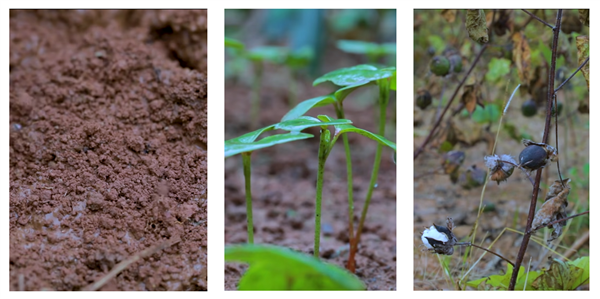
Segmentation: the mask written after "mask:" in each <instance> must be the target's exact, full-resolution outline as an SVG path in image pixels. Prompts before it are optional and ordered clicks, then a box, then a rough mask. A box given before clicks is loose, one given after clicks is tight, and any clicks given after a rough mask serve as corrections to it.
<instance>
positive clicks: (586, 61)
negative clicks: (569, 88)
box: [554, 57, 590, 93]
mask: <svg viewBox="0 0 600 299" xmlns="http://www.w3.org/2000/svg"><path fill="white" fill-rule="evenodd" d="M588 61H590V58H589V57H588V58H586V59H585V61H584V62H583V63H582V64H581V65H580V66H579V67H578V68H577V70H576V71H575V72H573V73H572V74H571V76H569V78H567V80H565V82H563V83H561V84H560V85H559V86H558V87H557V88H556V89H555V90H554V93H556V92H557V91H558V90H559V89H561V88H562V87H563V85H565V84H567V82H569V80H571V78H573V76H575V74H577V72H579V70H581V69H582V68H583V67H584V66H585V65H586V64H587V63H588Z"/></svg>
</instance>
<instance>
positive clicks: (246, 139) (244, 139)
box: [225, 125, 275, 145]
mask: <svg viewBox="0 0 600 299" xmlns="http://www.w3.org/2000/svg"><path fill="white" fill-rule="evenodd" d="M273 129H275V125H270V126H268V127H264V128H262V129H258V130H256V131H253V132H250V133H246V134H244V135H242V136H239V137H236V138H232V139H229V140H226V141H225V145H227V143H252V142H254V140H256V138H258V136H259V135H260V134H262V133H264V132H267V131H271V130H273Z"/></svg>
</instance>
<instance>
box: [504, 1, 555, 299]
mask: <svg viewBox="0 0 600 299" xmlns="http://www.w3.org/2000/svg"><path fill="white" fill-rule="evenodd" d="M561 19H562V9H559V10H558V13H557V14H556V26H555V27H553V29H552V30H553V31H554V35H553V39H552V60H551V62H550V71H549V76H548V95H547V98H546V124H545V127H544V136H543V138H542V143H548V136H549V132H550V120H551V119H552V115H551V114H552V111H551V110H552V109H551V108H552V99H553V95H554V76H555V75H556V50H557V47H558V36H559V34H560V25H561ZM541 178H542V169H538V171H537V174H536V176H535V184H534V186H533V192H532V195H531V203H530V204H529V214H528V215H527V225H526V226H525V231H526V232H529V231H530V230H531V224H532V223H533V218H534V216H535V206H536V203H537V197H538V193H539V190H540V180H541ZM530 238H531V233H526V234H524V235H523V241H522V242H521V248H519V253H518V254H517V260H516V262H515V266H514V269H516V270H515V271H513V273H512V276H511V278H510V284H509V286H508V289H509V290H511V291H512V290H514V289H515V285H516V282H517V276H518V275H519V268H520V267H521V263H522V262H523V257H524V256H525V251H527V245H529V239H530Z"/></svg>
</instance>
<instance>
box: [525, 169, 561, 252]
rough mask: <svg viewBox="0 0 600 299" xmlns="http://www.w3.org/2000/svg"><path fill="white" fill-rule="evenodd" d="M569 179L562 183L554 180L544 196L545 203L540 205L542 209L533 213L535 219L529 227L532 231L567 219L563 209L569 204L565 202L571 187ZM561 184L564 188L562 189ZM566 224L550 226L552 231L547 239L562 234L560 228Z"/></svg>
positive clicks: (552, 238)
mask: <svg viewBox="0 0 600 299" xmlns="http://www.w3.org/2000/svg"><path fill="white" fill-rule="evenodd" d="M570 182H571V179H564V180H562V181H560V180H556V181H554V183H553V184H552V186H550V188H549V189H548V193H547V194H546V201H545V202H544V204H543V205H542V207H541V208H540V209H539V210H538V211H537V212H536V213H535V218H534V219H533V223H532V225H531V227H532V228H533V229H534V230H537V229H538V228H540V227H542V226H544V225H547V224H548V223H550V222H553V221H556V220H560V219H563V218H566V217H567V213H566V211H565V209H566V208H567V205H568V204H569V202H568V201H567V196H569V192H570V191H571V186H569V183H570ZM563 184H564V185H565V187H563ZM565 225H566V223H565V222H564V221H563V222H559V223H555V224H553V225H552V228H553V229H554V231H553V232H552V235H551V237H550V239H549V241H552V240H554V239H556V238H558V236H560V234H561V233H562V227H563V226H565Z"/></svg>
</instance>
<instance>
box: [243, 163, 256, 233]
mask: <svg viewBox="0 0 600 299" xmlns="http://www.w3.org/2000/svg"><path fill="white" fill-rule="evenodd" d="M250 155H252V152H245V153H242V161H243V163H244V180H245V181H246V221H247V224H246V226H247V227H248V244H254V225H253V224H252V185H251V183H250V169H251V165H250V158H251V157H250Z"/></svg>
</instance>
